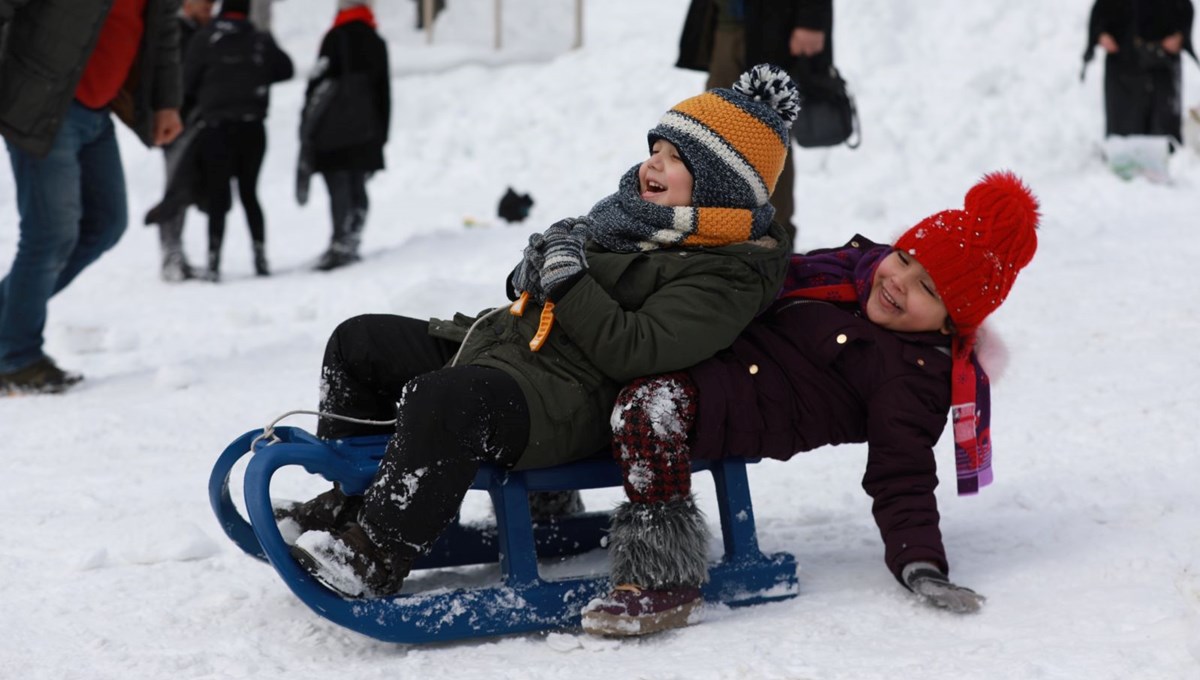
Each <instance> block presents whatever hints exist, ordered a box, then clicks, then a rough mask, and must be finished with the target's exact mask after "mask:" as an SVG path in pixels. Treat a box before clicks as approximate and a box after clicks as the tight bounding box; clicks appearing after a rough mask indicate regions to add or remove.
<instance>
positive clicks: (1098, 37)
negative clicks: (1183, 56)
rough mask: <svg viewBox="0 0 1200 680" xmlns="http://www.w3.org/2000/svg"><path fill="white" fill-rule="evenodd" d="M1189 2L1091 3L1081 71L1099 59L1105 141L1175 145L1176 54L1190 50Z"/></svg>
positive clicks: (1178, 119)
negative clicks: (1147, 139) (1161, 140)
mask: <svg viewBox="0 0 1200 680" xmlns="http://www.w3.org/2000/svg"><path fill="white" fill-rule="evenodd" d="M1192 17H1193V7H1192V3H1191V2H1190V0H1096V3H1095V4H1094V5H1093V6H1092V14H1091V20H1090V21H1089V24H1088V44H1087V50H1086V51H1085V52H1084V55H1083V62H1084V67H1085V68H1086V66H1087V63H1088V62H1090V61H1091V60H1092V56H1093V54H1094V53H1095V49H1096V46H1097V45H1099V46H1100V48H1101V49H1103V50H1104V52H1105V53H1106V56H1105V59H1104V114H1105V136H1109V137H1111V136H1114V135H1120V136H1124V135H1156V136H1166V137H1169V138H1170V140H1171V142H1170V149H1171V150H1174V147H1175V146H1177V145H1179V144H1180V143H1181V139H1182V137H1181V125H1182V117H1183V106H1182V101H1181V99H1180V93H1181V77H1180V71H1181V69H1180V53H1181V52H1187V53H1188V54H1190V55H1191V56H1192V58H1193V59H1195V58H1196V54H1195V52H1194V51H1193V50H1192V38H1191V34H1192Z"/></svg>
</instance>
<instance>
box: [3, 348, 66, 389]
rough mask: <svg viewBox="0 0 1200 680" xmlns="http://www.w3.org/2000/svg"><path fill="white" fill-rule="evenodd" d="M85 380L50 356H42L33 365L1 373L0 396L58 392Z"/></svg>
mask: <svg viewBox="0 0 1200 680" xmlns="http://www.w3.org/2000/svg"><path fill="white" fill-rule="evenodd" d="M81 380H83V376H82V375H79V374H78V373H68V372H66V371H64V370H62V369H61V368H59V367H58V366H57V365H55V363H54V360H53V359H51V358H50V357H42V358H41V359H39V360H38V361H36V362H34V363H33V365H31V366H26V367H25V368H22V369H20V370H16V371H13V372H11V373H0V397H2V396H5V395H10V394H13V395H15V394H58V393H59V392H65V391H66V390H68V389H70V388H71V386H72V385H74V384H76V383H78V382H79V381H81Z"/></svg>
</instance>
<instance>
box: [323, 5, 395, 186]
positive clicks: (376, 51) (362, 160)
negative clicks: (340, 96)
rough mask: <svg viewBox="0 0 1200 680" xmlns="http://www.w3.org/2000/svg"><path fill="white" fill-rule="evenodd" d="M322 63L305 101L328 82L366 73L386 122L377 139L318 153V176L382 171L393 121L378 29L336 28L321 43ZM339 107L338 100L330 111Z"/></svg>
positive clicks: (364, 26) (384, 54) (357, 25)
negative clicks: (323, 64) (323, 83)
mask: <svg viewBox="0 0 1200 680" xmlns="http://www.w3.org/2000/svg"><path fill="white" fill-rule="evenodd" d="M319 60H321V61H324V62H325V64H326V67H325V69H324V70H323V71H321V72H320V73H319V74H318V75H317V77H316V78H314V79H312V80H310V81H309V83H308V89H307V91H306V93H305V98H306V99H308V98H311V97H312V95H313V92H314V90H315V89H316V88H317V86H318V85H319V84H320V83H321V82H322V81H323V80H326V79H330V78H337V77H338V76H340V75H342V74H345V73H366V74H368V75H369V77H370V81H371V83H372V84H373V86H372V88H371V91H372V93H373V94H374V106H375V109H376V112H377V114H378V116H379V118H378V120H381V121H383V130H382V134H381V135H380V136H379V137H377V138H376V139H374V140H372V141H370V142H367V143H364V144H359V145H355V146H351V147H346V148H344V149H337V150H335V151H325V152H317V153H315V154H314V156H313V170H314V171H315V172H321V173H324V172H332V171H337V170H357V171H360V172H374V171H376V170H382V169H383V146H384V144H386V143H387V140H388V128H389V126H390V123H391V118H392V89H391V77H390V75H389V73H390V71H389V66H388V51H387V44H386V43H385V42H384V41H383V39H382V38H380V37H379V34H378V33H376V32H375V29H373V28H371V26H370V25H368V24H367V23H365V22H363V21H350V22H347V23H344V24H342V25H340V26H335V27H334V28H332V29H330V30H329V32H328V33H326V34H325V39H324V40H322V41H321V51H320V55H319ZM338 105H339V102H338V101H337V98H336V96H335V98H334V100H333V102H331V103H330V104H329V106H330V107H336V106H338Z"/></svg>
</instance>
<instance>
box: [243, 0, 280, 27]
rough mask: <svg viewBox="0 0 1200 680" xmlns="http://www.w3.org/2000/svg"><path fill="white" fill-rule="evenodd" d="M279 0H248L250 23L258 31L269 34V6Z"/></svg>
mask: <svg viewBox="0 0 1200 680" xmlns="http://www.w3.org/2000/svg"><path fill="white" fill-rule="evenodd" d="M278 1H279V0H250V23H252V24H254V27H255V28H257V29H258V30H260V31H266V32H267V33H270V32H271V5H274V4H275V3H276V2H278Z"/></svg>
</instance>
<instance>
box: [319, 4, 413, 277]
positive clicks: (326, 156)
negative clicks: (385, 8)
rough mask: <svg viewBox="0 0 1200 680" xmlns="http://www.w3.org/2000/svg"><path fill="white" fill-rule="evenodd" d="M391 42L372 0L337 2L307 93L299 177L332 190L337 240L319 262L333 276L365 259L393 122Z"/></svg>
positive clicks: (330, 202)
mask: <svg viewBox="0 0 1200 680" xmlns="http://www.w3.org/2000/svg"><path fill="white" fill-rule="evenodd" d="M389 73H390V70H389V65H388V50H387V44H386V43H384V41H383V39H382V38H380V37H379V33H378V32H377V30H376V23H375V15H374V13H373V12H372V11H371V3H370V0H338V3H337V14H336V16H335V17H334V20H333V27H332V28H330V29H329V32H327V33H326V34H325V38H324V40H322V41H321V50H320V54H319V57H318V59H317V68H316V69H315V70H314V72H313V75H312V78H311V79H310V80H309V83H308V89H307V90H306V91H305V105H304V115H303V117H302V122H301V131H300V137H301V151H300V171H299V175H300V180H299V182H298V185H299V184H303V185H304V187H305V188H304V194H303V197H301V194H300V193H299V191H298V193H297V197H298V198H300V200H301V203H303V202H304V201H306V200H307V181H308V179H307V178H308V175H309V174H310V173H312V172H318V173H320V174H321V175H322V176H324V178H325V185H326V187H328V189H329V208H330V213H331V215H332V218H333V236H332V239H331V240H330V243H329V248H328V249H326V251H325V252H324V253H323V254H322V255H321V256H320V258H319V259H318V260H317V264H316V267H315V268H316V269H317V270H319V271H329V270H331V269H336V268H338V267H342V266H345V265H347V264H350V263H351V262H356V261H358V259H359V254H358V248H359V244H360V243H361V242H362V232H363V227H364V226H365V225H366V222H367V208H368V207H369V203H368V200H367V179H368V178H369V177H370V176H371V175H372V174H373V173H375V172H377V171H379V170H382V169H383V167H384V165H383V146H384V144H386V143H387V139H388V127H389V124H390V121H391V107H392V103H391V102H392V95H391V84H390V80H389Z"/></svg>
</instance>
